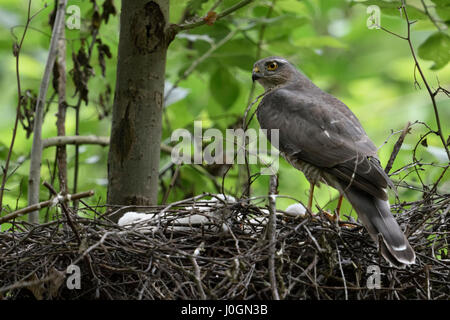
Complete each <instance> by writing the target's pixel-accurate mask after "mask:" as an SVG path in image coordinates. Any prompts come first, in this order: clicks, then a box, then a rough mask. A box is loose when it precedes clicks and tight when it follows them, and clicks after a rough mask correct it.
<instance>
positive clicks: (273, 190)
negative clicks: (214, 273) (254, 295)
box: [267, 175, 280, 300]
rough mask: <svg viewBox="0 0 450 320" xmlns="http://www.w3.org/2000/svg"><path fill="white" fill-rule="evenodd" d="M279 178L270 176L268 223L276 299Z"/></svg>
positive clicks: (274, 295) (276, 296)
mask: <svg viewBox="0 0 450 320" xmlns="http://www.w3.org/2000/svg"><path fill="white" fill-rule="evenodd" d="M277 189H278V178H277V176H276V175H272V176H270V189H269V212H270V215H269V224H268V230H267V231H268V233H267V236H268V239H269V277H270V287H271V290H272V298H273V299H274V300H280V295H279V293H278V287H277V278H276V275H275V249H276V247H275V245H276V230H277V218H276V212H277V208H276V195H277V193H278V191H277Z"/></svg>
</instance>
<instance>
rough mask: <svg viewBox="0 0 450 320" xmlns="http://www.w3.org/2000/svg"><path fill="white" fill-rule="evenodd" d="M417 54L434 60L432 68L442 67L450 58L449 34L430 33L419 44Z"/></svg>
mask: <svg viewBox="0 0 450 320" xmlns="http://www.w3.org/2000/svg"><path fill="white" fill-rule="evenodd" d="M419 56H420V57H421V58H422V59H425V60H432V61H434V62H435V64H434V65H433V66H432V67H431V69H433V70H436V69H440V68H442V67H444V66H445V65H446V64H447V63H448V61H449V60H450V36H448V35H447V34H445V33H443V32H436V33H434V34H432V35H431V36H430V37H428V39H427V40H425V42H424V43H422V44H421V45H420V47H419Z"/></svg>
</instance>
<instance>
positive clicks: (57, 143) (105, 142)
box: [42, 136, 109, 149]
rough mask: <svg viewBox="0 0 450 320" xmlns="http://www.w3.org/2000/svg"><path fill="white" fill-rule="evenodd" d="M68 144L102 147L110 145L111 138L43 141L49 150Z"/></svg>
mask: <svg viewBox="0 0 450 320" xmlns="http://www.w3.org/2000/svg"><path fill="white" fill-rule="evenodd" d="M68 144H74V145H80V144H98V145H101V146H108V145H109V137H97V136H58V137H52V138H48V139H45V140H42V147H43V148H44V149H45V148H49V147H55V146H65V145H68Z"/></svg>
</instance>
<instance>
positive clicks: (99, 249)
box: [0, 197, 450, 300]
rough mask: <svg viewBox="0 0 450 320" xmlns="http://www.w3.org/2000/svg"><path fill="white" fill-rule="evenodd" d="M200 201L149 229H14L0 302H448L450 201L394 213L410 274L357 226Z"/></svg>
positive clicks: (76, 220)
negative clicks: (412, 260) (410, 260)
mask: <svg viewBox="0 0 450 320" xmlns="http://www.w3.org/2000/svg"><path fill="white" fill-rule="evenodd" d="M195 200H196V201H195V203H194V202H193V201H191V200H189V201H181V202H179V203H176V204H172V205H170V206H168V207H165V208H162V207H147V208H145V212H146V213H148V214H149V217H152V218H151V219H147V220H142V221H137V222H136V223H134V224H128V225H125V226H119V225H117V224H115V223H112V222H110V221H109V220H108V219H107V218H105V217H101V216H100V215H99V214H98V213H96V212H95V210H94V209H92V208H83V209H79V210H80V211H82V212H83V214H84V215H86V214H93V215H94V218H82V217H80V214H78V215H74V214H73V217H72V223H73V225H74V226H75V228H70V227H68V225H67V224H66V221H65V220H63V219H60V220H57V221H53V222H49V223H46V224H42V225H29V224H27V223H26V222H15V223H14V224H13V229H14V230H10V231H11V232H3V233H0V244H1V248H0V250H1V252H0V253H1V259H0V279H1V280H0V298H2V299H24V298H29V299H273V298H274V297H276V295H278V296H279V298H281V299H333V300H335V299H449V298H450V281H449V279H450V266H449V263H448V262H449V260H448V240H447V235H448V231H449V226H450V221H449V215H448V211H449V208H450V201H449V199H448V198H446V197H441V198H435V199H433V201H432V203H431V202H429V203H427V202H426V201H417V202H413V203H408V204H406V203H405V204H403V205H401V206H397V208H396V209H398V210H401V211H402V214H398V215H397V220H398V221H399V223H400V224H401V225H402V226H405V225H407V226H408V229H407V231H406V232H407V234H409V241H410V243H411V245H412V246H413V248H414V249H415V251H416V254H417V261H416V264H414V265H412V266H409V267H407V268H405V269H398V268H395V267H391V266H389V265H387V263H386V262H385V261H384V260H383V259H382V258H381V257H380V254H379V252H378V251H377V248H376V244H374V243H373V241H372V240H371V239H370V238H369V236H368V234H367V232H366V231H365V230H364V228H362V226H361V225H359V224H358V223H348V224H345V225H341V226H339V225H338V224H337V223H336V222H333V221H332V220H330V219H328V218H327V217H326V215H325V214H323V212H322V213H319V214H317V215H315V216H311V215H308V214H307V215H305V216H297V217H291V216H288V215H286V214H283V213H277V214H276V215H275V213H273V212H272V217H275V218H274V219H270V216H271V214H270V213H269V211H268V210H267V209H265V208H262V207H258V206H255V205H252V204H249V202H248V201H244V200H242V201H231V202H226V201H218V199H212V200H209V201H206V200H203V201H201V202H199V201H197V200H198V198H197V199H195ZM141 209H142V208H141ZM125 210H126V208H125ZM79 213H80V212H79ZM199 217H203V218H201V219H199ZM199 221H200V223H199ZM271 227H273V229H272V230H273V234H274V236H275V239H276V241H275V242H274V241H271V240H270V237H269V236H268V232H270V230H271ZM12 231H13V232H12ZM77 272H78V274H79V275H80V277H78V279H79V280H80V281H79V283H77V279H76V278H74V276H76V273H77Z"/></svg>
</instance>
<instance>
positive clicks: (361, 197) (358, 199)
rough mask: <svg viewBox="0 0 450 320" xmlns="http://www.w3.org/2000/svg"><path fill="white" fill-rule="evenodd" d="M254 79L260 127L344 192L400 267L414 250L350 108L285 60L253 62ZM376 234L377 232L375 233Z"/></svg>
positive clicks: (315, 175)
mask: <svg viewBox="0 0 450 320" xmlns="http://www.w3.org/2000/svg"><path fill="white" fill-rule="evenodd" d="M252 78H253V81H255V80H256V81H258V82H259V83H260V84H261V85H262V86H263V87H264V89H265V95H264V97H263V99H262V100H261V102H260V104H259V106H258V109H257V118H258V121H259V124H260V126H261V128H263V129H267V132H268V138H269V140H270V130H269V129H278V130H279V149H280V153H281V154H282V155H283V156H284V157H285V158H286V160H287V161H288V162H289V163H290V164H291V165H292V166H294V167H295V168H297V169H298V170H300V171H302V172H303V173H304V175H305V177H306V178H307V179H308V181H309V182H310V183H311V186H312V188H311V192H310V202H309V204H308V205H309V207H310V206H311V201H312V192H313V190H314V185H319V184H320V183H325V184H327V185H329V186H332V187H334V188H335V189H337V190H338V191H339V192H340V194H341V195H343V196H345V197H346V198H347V200H348V201H349V202H350V204H351V205H352V206H353V208H354V209H355V211H356V213H357V214H358V218H359V220H360V221H361V222H362V223H363V225H364V226H365V228H366V229H367V231H368V232H369V234H370V236H371V238H372V239H373V240H374V241H375V242H376V243H377V244H378V243H380V246H381V248H380V251H381V254H382V255H383V256H384V257H385V258H386V260H387V261H389V262H390V263H392V264H393V265H395V266H398V267H401V266H404V265H407V264H412V263H414V262H415V253H414V250H413V249H412V248H411V246H410V244H409V242H408V240H407V239H406V237H405V235H404V234H403V232H402V230H401V229H400V226H399V225H398V223H397V221H396V220H395V218H394V216H393V215H392V213H391V210H390V206H389V201H388V195H387V187H388V186H389V187H393V183H392V182H391V180H390V178H389V177H388V175H387V174H386V173H385V172H384V171H383V169H382V167H381V164H380V161H379V160H378V157H377V148H376V147H375V145H374V144H373V142H372V141H371V140H370V139H369V137H368V136H367V134H366V132H365V131H364V129H363V128H362V126H361V124H360V122H359V120H358V119H357V118H356V116H355V115H354V114H353V112H352V111H351V110H350V109H349V108H348V107H347V106H346V105H345V104H344V103H343V102H341V101H339V100H338V99H337V98H335V97H334V96H332V95H330V94H328V93H326V92H324V91H322V90H321V89H320V88H318V87H317V86H316V85H314V84H313V83H312V82H311V81H310V80H309V79H308V78H307V77H306V76H305V75H303V74H302V73H300V72H299V71H298V70H297V69H296V68H295V67H294V66H293V65H292V64H291V63H290V62H289V61H287V60H286V59H284V58H281V57H268V58H265V59H261V60H259V61H257V62H256V63H255V65H254V68H253V74H252ZM379 236H381V237H380V238H379Z"/></svg>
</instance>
